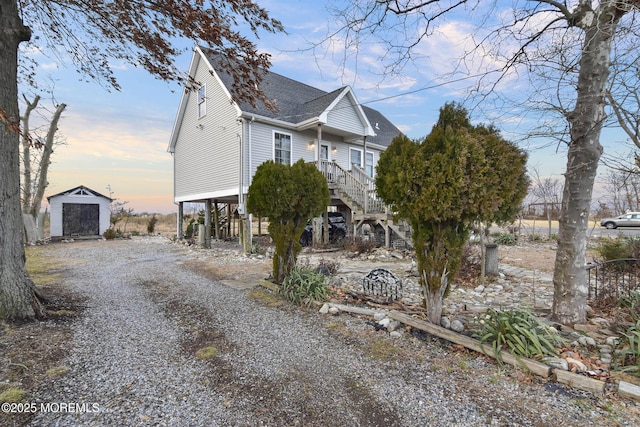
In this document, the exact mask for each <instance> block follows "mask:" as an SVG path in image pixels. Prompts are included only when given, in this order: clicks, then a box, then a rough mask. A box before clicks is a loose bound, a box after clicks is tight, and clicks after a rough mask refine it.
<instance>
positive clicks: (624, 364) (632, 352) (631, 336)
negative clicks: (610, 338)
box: [614, 321, 640, 376]
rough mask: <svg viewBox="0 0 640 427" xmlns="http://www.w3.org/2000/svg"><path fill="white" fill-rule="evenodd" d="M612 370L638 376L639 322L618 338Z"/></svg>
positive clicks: (639, 366)
mask: <svg viewBox="0 0 640 427" xmlns="http://www.w3.org/2000/svg"><path fill="white" fill-rule="evenodd" d="M614 369H615V370H616V371H620V372H626V373H628V374H631V375H636V376H640V321H637V322H636V324H635V325H634V326H632V327H630V328H629V329H627V332H626V333H623V334H622V335H621V336H620V343H619V344H618V351H617V352H616V359H615V364H614Z"/></svg>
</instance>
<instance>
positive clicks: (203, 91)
mask: <svg viewBox="0 0 640 427" xmlns="http://www.w3.org/2000/svg"><path fill="white" fill-rule="evenodd" d="M206 114H207V87H206V86H205V85H202V86H200V87H199V88H198V118H200V117H204V116H205V115H206Z"/></svg>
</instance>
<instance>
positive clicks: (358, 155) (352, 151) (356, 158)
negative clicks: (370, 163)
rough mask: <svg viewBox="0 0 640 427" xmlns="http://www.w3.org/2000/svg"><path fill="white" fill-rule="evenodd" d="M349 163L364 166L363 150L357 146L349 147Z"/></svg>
mask: <svg viewBox="0 0 640 427" xmlns="http://www.w3.org/2000/svg"><path fill="white" fill-rule="evenodd" d="M349 163H350V164H351V165H356V166H357V167H359V168H361V167H362V150H360V149H357V148H349Z"/></svg>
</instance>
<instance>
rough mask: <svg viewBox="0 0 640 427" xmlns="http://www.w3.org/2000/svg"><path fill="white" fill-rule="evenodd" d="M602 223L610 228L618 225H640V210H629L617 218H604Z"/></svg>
mask: <svg viewBox="0 0 640 427" xmlns="http://www.w3.org/2000/svg"><path fill="white" fill-rule="evenodd" d="M600 225H601V226H602V227H606V228H608V229H609V230H613V229H614V228H618V227H640V212H627V213H626V214H624V215H620V216H618V217H615V218H603V219H602V220H601V221H600Z"/></svg>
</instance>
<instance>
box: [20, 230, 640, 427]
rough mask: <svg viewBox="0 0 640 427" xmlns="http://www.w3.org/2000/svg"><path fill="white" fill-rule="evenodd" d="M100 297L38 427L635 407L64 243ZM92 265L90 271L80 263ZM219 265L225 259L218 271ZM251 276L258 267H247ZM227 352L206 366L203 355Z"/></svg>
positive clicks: (324, 422) (558, 417) (512, 420)
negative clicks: (209, 350) (201, 352)
mask: <svg viewBox="0 0 640 427" xmlns="http://www.w3.org/2000/svg"><path fill="white" fill-rule="evenodd" d="M55 256H56V257H60V258H68V259H73V260H75V261H76V262H73V263H69V267H68V268H67V269H66V270H65V272H64V273H63V277H64V281H65V283H66V284H67V285H68V286H70V287H71V289H72V290H73V291H75V292H78V293H80V294H82V295H84V297H86V299H87V309H86V310H85V311H84V314H83V316H82V317H81V318H80V319H78V320H77V321H76V322H75V323H74V324H73V332H74V338H73V341H72V342H70V343H69V345H70V348H71V351H70V356H69V358H68V359H67V360H66V361H65V364H66V366H67V367H68V368H69V369H70V370H69V373H67V374H66V375H64V376H62V377H59V378H57V379H55V380H50V382H49V383H45V384H44V385H43V386H42V387H41V388H40V390H38V391H37V393H36V395H35V400H36V401H38V402H40V403H48V404H50V406H49V408H48V411H41V412H40V413H39V414H38V415H37V416H36V417H35V418H34V419H33V420H32V425H34V426H49V425H55V426H151V425H153V426H156V425H158V426H427V425H428V426H454V425H460V426H489V425H495V426H503V425H507V426H546V425H572V426H603V425H633V424H634V423H636V425H637V423H638V422H639V420H640V418H638V416H637V415H636V412H637V406H636V405H635V404H633V403H630V402H623V401H611V400H605V399H602V400H601V401H599V400H596V399H594V398H593V397H592V396H589V395H586V394H581V393H577V392H574V391H572V390H568V389H564V388H561V387H558V386H557V385H555V384H552V383H542V382H538V380H537V379H535V378H532V377H528V376H524V375H523V374H522V373H521V372H519V371H517V370H514V369H512V368H510V367H499V366H497V365H495V364H493V363H492V362H489V361H487V360H485V358H483V357H480V356H479V355H477V354H473V353H466V352H460V351H454V350H452V349H451V348H450V347H449V345H448V344H447V343H442V342H439V341H437V340H435V339H433V338H430V337H426V336H415V335H412V334H411V333H410V332H404V333H403V337H402V338H398V339H395V340H394V339H392V338H390V337H389V336H388V335H387V334H386V333H385V332H383V331H375V330H374V328H373V327H371V326H370V325H368V324H367V323H366V319H358V318H354V317H351V316H347V315H341V316H339V317H331V316H326V315H325V316H323V315H321V314H318V313H315V312H311V311H303V310H299V309H297V308H292V307H288V306H283V305H277V304H269V303H268V301H267V302H265V301H266V300H259V299H256V298H255V297H251V296H249V295H248V293H247V292H246V291H243V290H239V289H235V288H232V287H229V286H226V285H223V284H221V283H219V282H216V281H213V280H211V279H208V278H206V277H205V276H204V275H201V274H199V273H198V272H197V271H194V270H193V268H187V266H186V264H185V262H187V261H189V260H190V259H191V258H190V257H191V255H190V252H189V251H188V250H187V249H186V248H184V247H182V246H180V245H176V244H173V243H171V242H170V241H169V240H166V239H163V238H135V239H133V240H130V241H124V242H123V241H119V242H112V241H110V242H102V241H99V242H76V243H73V244H58V245H57V248H56V249H55ZM78 261H79V262H78ZM212 261H213V260H212ZM247 268H251V263H250V261H247ZM205 346H213V347H215V349H217V354H216V355H215V356H214V357H213V358H212V359H209V360H200V359H198V357H196V351H197V350H198V349H200V348H202V347H205Z"/></svg>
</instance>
